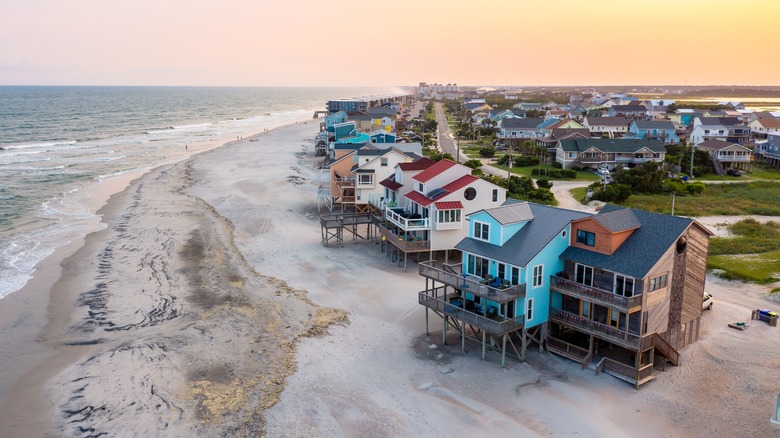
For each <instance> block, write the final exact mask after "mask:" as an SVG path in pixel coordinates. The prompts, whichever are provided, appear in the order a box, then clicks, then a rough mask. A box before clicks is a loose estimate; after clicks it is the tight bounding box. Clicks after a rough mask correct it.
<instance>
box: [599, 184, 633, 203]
mask: <svg viewBox="0 0 780 438" xmlns="http://www.w3.org/2000/svg"><path fill="white" fill-rule="evenodd" d="M630 196H631V187H629V186H627V185H625V184H607V187H606V188H604V189H601V190H598V191H596V192H595V193H594V194H593V199H595V200H598V201H604V202H613V203H616V204H621V203H623V202H625V201H626V200H627V199H628V198H629V197H630Z"/></svg>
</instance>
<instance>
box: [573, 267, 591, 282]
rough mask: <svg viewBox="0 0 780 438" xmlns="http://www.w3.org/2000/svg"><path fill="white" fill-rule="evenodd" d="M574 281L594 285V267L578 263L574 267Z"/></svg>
mask: <svg viewBox="0 0 780 438" xmlns="http://www.w3.org/2000/svg"><path fill="white" fill-rule="evenodd" d="M574 281H576V282H577V283H579V284H584V285H586V286H593V268H592V267H590V266H585V265H580V264H579V263H578V264H577V265H576V266H575V268H574Z"/></svg>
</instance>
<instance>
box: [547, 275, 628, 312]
mask: <svg viewBox="0 0 780 438" xmlns="http://www.w3.org/2000/svg"><path fill="white" fill-rule="evenodd" d="M550 290H554V291H556V292H560V293H562V294H566V295H569V296H572V297H575V298H579V299H581V300H585V301H591V302H593V303H596V304H600V305H602V306H606V307H612V308H614V309H619V310H621V311H623V312H625V313H632V312H635V311H637V310H639V309H640V308H641V307H642V295H634V296H633V297H624V296H622V295H616V294H614V293H612V292H611V291H606V290H602V289H598V288H595V287H592V286H586V285H584V284H580V283H577V282H575V281H572V280H567V279H565V278H560V277H556V276H554V275H551V276H550Z"/></svg>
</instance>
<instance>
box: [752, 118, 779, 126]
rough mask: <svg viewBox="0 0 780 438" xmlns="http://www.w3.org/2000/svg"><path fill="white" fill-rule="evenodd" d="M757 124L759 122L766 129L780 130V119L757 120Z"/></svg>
mask: <svg viewBox="0 0 780 438" xmlns="http://www.w3.org/2000/svg"><path fill="white" fill-rule="evenodd" d="M756 122H758V123H759V124H760V125H761V126H763V127H764V128H780V119H775V118H774V117H772V118H766V119H757V120H756Z"/></svg>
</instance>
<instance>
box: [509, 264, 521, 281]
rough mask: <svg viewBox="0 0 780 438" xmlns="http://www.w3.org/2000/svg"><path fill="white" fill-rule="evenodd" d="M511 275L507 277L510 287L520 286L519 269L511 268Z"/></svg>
mask: <svg viewBox="0 0 780 438" xmlns="http://www.w3.org/2000/svg"><path fill="white" fill-rule="evenodd" d="M511 271H512V272H511V275H510V276H509V282H510V283H512V285H518V284H520V268H516V267H514V266H512V270H511Z"/></svg>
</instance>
